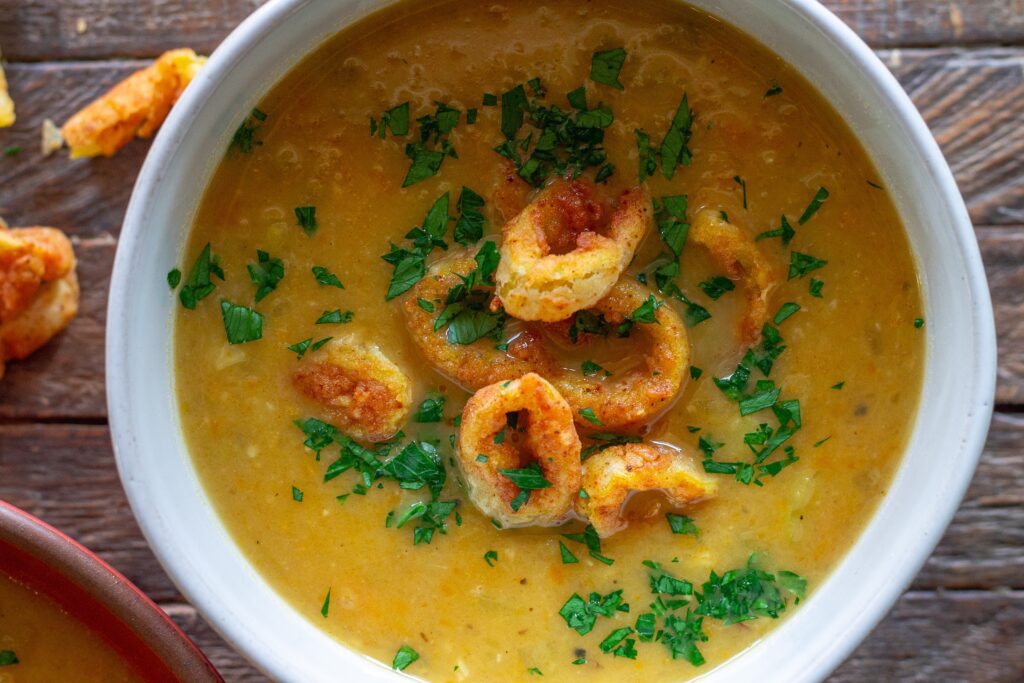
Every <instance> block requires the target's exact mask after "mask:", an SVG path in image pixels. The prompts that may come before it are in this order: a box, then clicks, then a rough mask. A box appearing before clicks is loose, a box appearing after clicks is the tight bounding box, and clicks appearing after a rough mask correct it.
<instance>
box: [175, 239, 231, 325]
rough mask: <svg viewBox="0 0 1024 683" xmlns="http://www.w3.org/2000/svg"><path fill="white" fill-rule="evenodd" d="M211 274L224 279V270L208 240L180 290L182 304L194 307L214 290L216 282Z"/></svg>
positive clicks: (186, 306)
mask: <svg viewBox="0 0 1024 683" xmlns="http://www.w3.org/2000/svg"><path fill="white" fill-rule="evenodd" d="M210 275H216V276H217V277H219V278H220V279H221V280H223V279H224V270H223V269H222V268H221V267H220V265H218V263H217V258H216V257H214V256H212V255H211V253H210V243H209V242H207V243H206V246H205V247H203V250H202V251H201V252H199V256H198V257H197V258H196V262H195V263H194V264H192V269H191V270H190V271H189V273H188V279H187V280H186V281H185V285H184V286H183V287H182V288H181V291H180V292H178V298H179V299H180V300H181V305H182V306H184V307H185V308H187V309H190V310H191V309H194V308H195V307H196V304H197V303H198V302H199V301H201V300H203V299H205V298H206V297H207V296H209V295H210V294H211V293H212V292H213V288H214V284H213V282H212V281H211V280H210Z"/></svg>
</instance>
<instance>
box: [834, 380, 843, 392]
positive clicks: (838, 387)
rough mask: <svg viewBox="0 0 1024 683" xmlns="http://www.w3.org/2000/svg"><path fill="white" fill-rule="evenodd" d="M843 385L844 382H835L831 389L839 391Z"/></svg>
mask: <svg viewBox="0 0 1024 683" xmlns="http://www.w3.org/2000/svg"><path fill="white" fill-rule="evenodd" d="M845 385H846V382H836V383H835V384H833V385H832V388H833V389H835V390H836V391H841V390H842V388H843V387H844V386H845Z"/></svg>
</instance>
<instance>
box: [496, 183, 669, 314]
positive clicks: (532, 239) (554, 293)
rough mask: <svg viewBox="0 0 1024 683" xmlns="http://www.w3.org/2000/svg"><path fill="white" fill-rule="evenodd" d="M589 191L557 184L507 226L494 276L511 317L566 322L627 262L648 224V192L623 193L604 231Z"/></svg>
mask: <svg viewBox="0 0 1024 683" xmlns="http://www.w3.org/2000/svg"><path fill="white" fill-rule="evenodd" d="M593 191H594V186H593V185H592V184H590V183H588V182H583V181H580V180H573V181H557V182H555V183H554V184H552V185H550V186H549V187H548V188H546V189H545V190H543V191H542V192H541V193H540V194H539V195H537V197H536V198H535V199H534V200H533V201H532V202H530V204H529V205H527V207H526V208H525V209H523V210H522V211H521V212H520V213H519V214H518V215H517V216H516V217H515V218H513V219H512V220H510V221H509V222H508V223H506V224H505V227H504V228H503V229H502V235H503V241H502V245H501V262H500V263H499V264H498V270H497V272H496V273H495V280H496V281H497V283H498V287H497V295H498V298H500V299H501V303H502V305H503V306H504V307H505V310H506V311H507V312H508V313H509V315H512V316H513V317H516V318H518V319H520V320H539V321H543V322H557V321H559V320H565V319H566V318H568V317H569V316H570V315H572V314H573V313H575V312H576V311H579V310H583V309H585V308H590V307H591V306H593V305H594V304H595V303H597V302H598V301H599V300H600V299H601V298H602V297H603V296H604V295H605V294H607V293H608V292H609V290H611V288H612V286H613V285H614V284H615V282H616V281H617V280H618V279H619V276H620V275H621V274H622V272H623V271H624V270H625V269H626V266H628V265H629V262H630V261H631V260H632V259H633V254H634V253H635V252H636V248H637V246H638V245H639V244H640V240H642V239H643V237H644V235H646V234H647V231H648V230H649V229H650V226H651V224H652V215H653V207H652V205H651V198H650V195H649V194H648V192H647V191H646V190H645V189H643V188H639V187H637V188H633V189H631V190H627V191H626V192H625V193H623V195H622V197H621V198H620V199H619V203H618V206H617V207H616V209H615V210H614V211H613V212H612V214H611V216H610V217H609V219H608V221H607V228H606V233H607V234H601V233H599V232H598V228H599V227H600V226H601V224H602V223H603V222H604V221H603V218H604V216H603V214H604V209H603V207H602V206H601V205H600V204H599V203H597V202H595V201H594V200H592V199H591V195H592V194H593Z"/></svg>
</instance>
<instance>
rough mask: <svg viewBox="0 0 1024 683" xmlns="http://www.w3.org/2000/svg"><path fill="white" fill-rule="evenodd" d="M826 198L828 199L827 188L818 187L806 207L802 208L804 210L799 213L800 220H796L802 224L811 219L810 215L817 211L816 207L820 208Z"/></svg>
mask: <svg viewBox="0 0 1024 683" xmlns="http://www.w3.org/2000/svg"><path fill="white" fill-rule="evenodd" d="M826 199H828V190H826V189H825V188H824V187H819V188H818V191H817V192H815V193H814V198H813V199H811V203H810V204H808V205H807V208H806V209H804V212H803V213H802V214H801V215H800V220H798V221H797V223H798V224H800V225H803V224H804V223H806V222H807V221H809V220H811V217H812V216H814V214H816V213H818V209H820V208H821V205H822V204H823V203H824V201H825V200H826Z"/></svg>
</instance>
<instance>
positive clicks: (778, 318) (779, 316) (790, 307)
mask: <svg viewBox="0 0 1024 683" xmlns="http://www.w3.org/2000/svg"><path fill="white" fill-rule="evenodd" d="M799 310H800V304H795V303H793V302H792V301H789V302H786V303H784V304H782V306H781V307H780V308H779V312H778V313H776V314H775V317H774V318H772V322H773V323H775V324H776V325H780V324H782V321H783V320H785V319H786V318H788V317H789V316H791V315H793V314H794V313H796V312H797V311H799Z"/></svg>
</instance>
